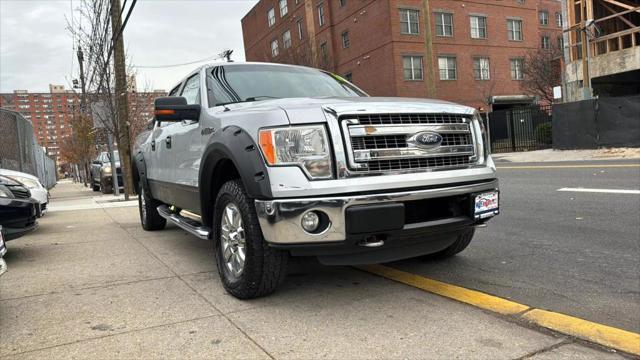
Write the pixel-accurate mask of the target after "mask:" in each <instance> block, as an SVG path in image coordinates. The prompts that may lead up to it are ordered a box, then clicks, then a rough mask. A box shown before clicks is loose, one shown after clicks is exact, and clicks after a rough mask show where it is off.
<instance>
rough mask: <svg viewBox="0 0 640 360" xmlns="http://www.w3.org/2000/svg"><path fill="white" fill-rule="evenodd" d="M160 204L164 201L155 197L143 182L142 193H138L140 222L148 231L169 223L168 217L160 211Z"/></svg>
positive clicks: (158, 228) (162, 227) (161, 227)
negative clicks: (163, 215) (164, 216)
mask: <svg viewBox="0 0 640 360" xmlns="http://www.w3.org/2000/svg"><path fill="white" fill-rule="evenodd" d="M160 205H162V203H161V202H160V201H158V200H155V199H153V198H152V197H151V194H149V192H148V190H146V189H145V188H144V187H143V186H142V182H141V183H140V194H139V195H138V210H139V211H140V222H141V223H142V228H143V229H145V230H147V231H153V230H162V229H164V227H165V226H166V225H167V219H165V218H163V217H162V216H160V214H159V213H158V206H160Z"/></svg>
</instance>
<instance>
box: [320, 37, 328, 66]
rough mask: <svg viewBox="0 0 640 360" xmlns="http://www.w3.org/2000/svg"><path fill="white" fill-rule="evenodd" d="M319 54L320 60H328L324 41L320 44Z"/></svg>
mask: <svg viewBox="0 0 640 360" xmlns="http://www.w3.org/2000/svg"><path fill="white" fill-rule="evenodd" d="M320 55H321V56H322V61H324V62H325V63H326V62H327V61H328V60H329V53H328V52H327V43H326V42H323V43H322V44H320Z"/></svg>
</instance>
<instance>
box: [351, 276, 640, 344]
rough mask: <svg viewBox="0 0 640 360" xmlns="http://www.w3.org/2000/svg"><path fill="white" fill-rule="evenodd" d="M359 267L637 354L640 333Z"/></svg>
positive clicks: (444, 284) (477, 292)
mask: <svg viewBox="0 0 640 360" xmlns="http://www.w3.org/2000/svg"><path fill="white" fill-rule="evenodd" d="M357 268H358V269H360V270H363V271H366V272H368V273H371V274H375V275H379V276H382V277H384V278H387V279H390V280H394V281H397V282H400V283H403V284H406V285H409V286H412V287H415V288H418V289H421V290H424V291H428V292H430V293H434V294H437V295H440V296H443V297H447V298H449V299H453V300H456V301H460V302H463V303H465V304H469V305H472V306H475V307H478V308H481V309H484V310H489V311H493V312H496V313H500V314H503V315H510V316H514V317H516V318H519V319H525V320H527V321H529V322H532V323H534V324H536V325H539V326H542V327H545V328H548V329H551V330H554V331H558V332H561V333H564V334H567V335H571V336H575V337H577V338H580V339H584V340H587V341H590V342H593V343H596V344H600V345H603V346H607V347H611V348H614V349H618V350H621V351H624V352H627V353H630V354H634V355H640V334H637V333H633V332H630V331H626V330H622V329H617V328H614V327H611V326H606V325H602V324H598V323H594V322H591V321H588V320H584V319H580V318H576V317H573V316H569V315H564V314H560V313H556V312H552V311H547V310H541V309H536V308H532V307H530V306H528V305H524V304H520V303H517V302H515V301H511V300H506V299H503V298H500V297H497V296H493V295H489V294H485V293H483V292H480V291H476V290H471V289H467V288H463V287H460V286H456V285H451V284H447V283H444V282H441V281H437V280H433V279H429V278H426V277H423V276H420V275H416V274H412V273H408V272H405V271H402V270H397V269H394V268H390V267H388V266H383V265H364V266H358V267H357Z"/></svg>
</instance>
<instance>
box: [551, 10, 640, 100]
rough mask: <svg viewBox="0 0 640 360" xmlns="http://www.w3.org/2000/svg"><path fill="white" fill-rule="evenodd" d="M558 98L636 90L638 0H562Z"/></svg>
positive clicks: (639, 82) (639, 89)
mask: <svg viewBox="0 0 640 360" xmlns="http://www.w3.org/2000/svg"><path fill="white" fill-rule="evenodd" d="M563 3H564V5H565V6H563V11H564V12H566V13H565V14H564V18H565V19H567V24H566V26H565V35H564V38H565V42H566V46H565V54H564V57H565V61H566V65H565V72H564V82H565V86H564V100H565V101H576V100H582V99H588V98H590V97H592V96H599V97H610V96H625V95H634V94H640V0H563Z"/></svg>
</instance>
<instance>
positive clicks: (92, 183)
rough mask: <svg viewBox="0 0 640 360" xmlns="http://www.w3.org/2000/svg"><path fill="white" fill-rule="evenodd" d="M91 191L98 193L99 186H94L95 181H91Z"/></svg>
mask: <svg viewBox="0 0 640 360" xmlns="http://www.w3.org/2000/svg"><path fill="white" fill-rule="evenodd" d="M91 190H93V191H100V184H96V183H95V181H93V180H91Z"/></svg>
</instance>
